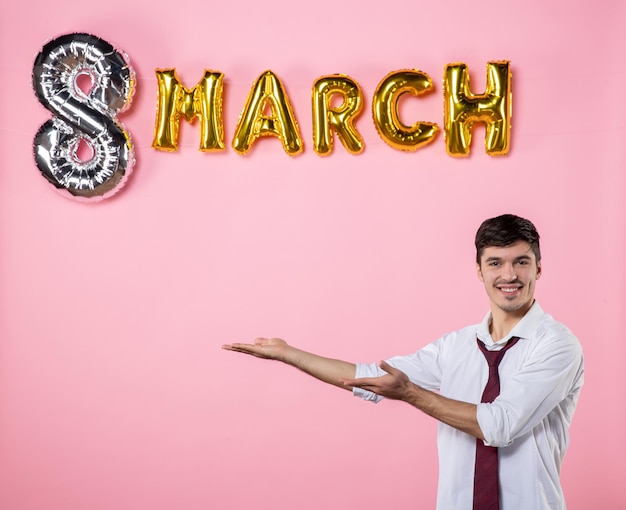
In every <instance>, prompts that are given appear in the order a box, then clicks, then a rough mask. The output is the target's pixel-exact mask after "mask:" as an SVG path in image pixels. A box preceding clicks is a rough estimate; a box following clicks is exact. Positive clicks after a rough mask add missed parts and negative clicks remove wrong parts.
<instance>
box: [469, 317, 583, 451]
mask: <svg viewBox="0 0 626 510" xmlns="http://www.w3.org/2000/svg"><path fill="white" fill-rule="evenodd" d="M582 383H583V357H582V348H581V346H580V343H579V342H578V340H577V339H576V337H574V336H573V335H572V334H571V333H570V332H569V330H567V329H566V328H565V327H562V328H560V329H559V330H557V331H555V332H553V333H550V334H547V335H545V337H544V338H540V339H539V341H538V342H537V343H536V347H535V348H534V349H533V351H532V352H530V353H529V356H528V358H527V359H526V360H525V361H524V363H523V365H522V367H521V369H520V370H519V371H518V372H517V373H515V374H513V375H512V376H511V377H510V378H507V379H506V381H505V382H503V386H502V389H501V392H500V395H499V396H498V397H497V398H496V399H495V400H494V401H493V402H492V403H483V404H478V408H477V413H476V417H477V419H478V424H479V426H480V429H481V430H482V432H483V435H484V436H485V444H486V445H487V446H496V447H502V446H508V445H510V444H511V443H512V442H513V440H514V439H515V438H517V437H520V436H522V435H524V434H526V433H527V432H529V431H530V430H532V429H533V428H534V427H536V426H537V425H538V424H539V423H540V422H541V421H542V420H543V419H544V418H545V417H546V416H547V415H548V414H549V413H550V412H551V411H552V410H554V409H555V408H556V407H561V412H562V413H563V414H564V416H565V417H566V419H567V420H571V416H572V415H573V412H574V408H575V406H576V401H577V399H578V394H579V390H580V387H581V386H582Z"/></svg>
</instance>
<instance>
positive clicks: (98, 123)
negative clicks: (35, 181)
mask: <svg viewBox="0 0 626 510" xmlns="http://www.w3.org/2000/svg"><path fill="white" fill-rule="evenodd" d="M81 80H82V81H83V82H85V83H86V84H89V85H90V87H81V86H80V84H81ZM33 88H34V89H35V94H36V95H37V98H38V99H39V101H40V102H41V104H43V105H44V106H45V107H46V108H47V109H48V110H50V111H51V112H52V113H53V114H54V117H53V118H52V119H50V120H49V121H47V122H46V123H45V124H43V125H42V126H41V128H40V129H39V131H38V132H37V134H36V135H35V140H34V146H33V149H34V155H35V162H36V163H37V167H38V168H39V171H40V172H41V173H42V175H43V176H44V177H45V178H46V179H47V180H48V181H49V182H50V183H52V184H53V185H54V186H55V187H56V188H57V189H58V190H59V191H61V192H62V193H63V194H69V196H71V197H74V198H78V199H82V200H99V199H103V198H106V197H108V196H111V195H113V194H114V193H115V192H117V191H118V190H119V189H120V188H121V187H122V186H123V185H124V184H125V182H126V180H127V179H128V176H129V175H130V173H131V171H132V167H133V165H134V162H135V159H134V153H133V145H132V142H131V139H130V134H129V133H128V132H127V131H126V130H125V129H124V126H123V125H122V124H121V123H120V122H118V120H117V118H116V116H117V114H118V113H120V112H123V111H124V110H126V109H127V108H128V107H129V106H130V102H131V99H132V95H133V92H134V88H135V72H134V70H133V68H132V67H131V66H130V63H129V61H128V57H127V56H126V55H124V54H122V53H120V52H118V51H116V50H115V49H114V48H113V46H111V44H109V43H108V42H106V41H104V40H102V39H100V38H99V37H96V36H93V35H89V34H82V33H76V34H67V35H62V36H60V37H57V38H56V39H53V40H51V41H49V42H48V43H46V44H45V45H44V46H43V48H42V50H41V51H40V52H39V54H38V55H37V57H36V59H35V63H34V66H33ZM83 88H87V89H88V90H83ZM81 144H83V145H86V147H87V157H83V156H82V153H81V152H80V151H79V147H80V146H81ZM83 152H84V151H83Z"/></svg>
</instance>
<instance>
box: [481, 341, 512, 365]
mask: <svg viewBox="0 0 626 510" xmlns="http://www.w3.org/2000/svg"><path fill="white" fill-rule="evenodd" d="M518 340H519V338H518V337H516V336H514V337H512V338H511V339H510V340H509V341H508V342H507V343H506V344H505V345H504V347H503V348H502V349H500V350H499V351H490V350H488V349H487V347H485V344H484V343H482V342H481V341H480V340H478V339H476V341H477V342H478V347H479V348H480V350H481V352H482V353H483V355H484V356H485V359H486V360H487V364H488V365H489V366H490V367H497V366H498V365H499V364H500V362H501V361H502V358H504V354H505V353H506V351H508V350H509V349H510V348H511V347H513V346H514V345H515V344H516V343H517V341H518Z"/></svg>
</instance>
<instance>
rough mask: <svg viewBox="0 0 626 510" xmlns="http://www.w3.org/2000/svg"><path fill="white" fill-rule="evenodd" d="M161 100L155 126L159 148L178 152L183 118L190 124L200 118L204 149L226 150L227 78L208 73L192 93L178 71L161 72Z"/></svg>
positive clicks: (159, 74)
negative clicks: (224, 100)
mask: <svg viewBox="0 0 626 510" xmlns="http://www.w3.org/2000/svg"><path fill="white" fill-rule="evenodd" d="M156 76H157V84H158V90H159V92H158V99H157V117H156V123H155V126H154V140H153V142H152V147H154V148H155V149H162V150H169V151H175V150H177V149H178V131H179V127H180V116H181V115H182V116H184V117H185V119H186V120H187V121H188V122H191V121H193V120H195V119H196V118H199V119H200V150H201V151H219V150H223V149H224V148H225V147H224V124H223V121H222V97H223V79H224V75H223V74H222V73H220V72H214V71H206V70H205V72H204V76H203V77H202V79H201V80H200V82H199V83H198V84H197V85H196V86H195V87H194V88H192V89H191V90H190V89H188V88H186V87H184V86H183V85H182V84H181V83H180V80H179V79H178V76H176V70H175V69H164V70H157V71H156Z"/></svg>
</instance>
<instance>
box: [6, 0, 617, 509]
mask: <svg viewBox="0 0 626 510" xmlns="http://www.w3.org/2000/svg"><path fill="white" fill-rule="evenodd" d="M157 5H158V4H157V3H152V4H151V3H150V2H147V1H137V2H129V1H126V0H125V1H121V0H110V1H108V2H96V3H88V2H87V3H85V2H77V1H67V0H58V1H57V2H54V3H53V5H51V4H50V3H49V2H44V1H43V0H25V1H22V2H19V3H17V4H15V6H13V7H7V6H4V7H3V9H2V10H3V13H2V17H1V18H0V73H1V76H2V79H1V81H0V92H1V93H0V112H2V122H1V124H0V282H1V283H0V507H2V508H3V509H4V508H6V509H10V510H41V509H44V508H45V509H46V510H84V509H90V510H119V509H133V510H144V509H145V510H148V509H150V510H170V509H174V508H185V509H186V510H199V509H207V508H219V509H257V510H261V509H273V510H275V509H278V510H288V509H294V508H297V509H299V510H307V509H320V508H328V509H338V508H363V509H366V510H370V509H374V508H379V507H381V506H384V507H394V508H396V509H399V510H400V509H415V508H433V507H434V500H435V492H436V464H437V460H436V449H435V429H436V424H435V422H434V421H433V420H431V419H429V418H427V417H426V416H424V415H422V414H421V413H419V412H417V411H415V410H413V409H410V408H409V407H408V406H406V405H402V404H400V403H394V402H384V403H382V404H380V405H378V406H374V405H371V404H367V403H363V402H360V401H358V400H357V399H354V398H352V397H351V396H350V395H349V394H348V393H343V392H341V391H340V390H337V389H335V388H330V387H325V386H324V385H322V384H320V383H318V382H316V381H313V380H309V379H308V378H306V377H305V376H303V375H301V374H299V373H297V372H296V371H295V370H293V369H291V368H289V367H284V366H281V365H278V364H275V363H271V362H261V361H258V360H254V359H252V358H247V357H242V356H237V355H235V354H233V353H227V352H224V351H222V350H220V345H221V344H222V343H224V342H232V341H249V340H252V339H253V338H254V337H256V336H261V335H263V336H281V337H283V338H286V339H288V340H289V341H291V342H292V343H294V344H297V345H298V346H300V347H302V348H305V349H310V350H314V351H316V352H319V353H321V354H325V355H329V356H334V357H341V358H347V359H349V360H353V361H357V360H358V361H373V360H378V359H380V358H382V357H385V356H390V355H393V354H399V353H406V352H411V351H413V350H415V349H417V348H418V347H420V346H422V345H424V344H425V343H427V342H429V341H431V340H433V339H435V338H436V337H438V336H439V335H440V334H442V333H444V332H446V331H449V330H452V329H456V328H457V327H461V326H463V325H466V324H468V323H473V322H477V321H479V320H480V319H481V318H482V316H483V314H484V313H485V311H486V309H487V300H486V298H485V296H484V291H483V289H482V286H481V284H480V283H479V282H478V280H477V279H476V276H475V273H474V262H473V260H474V251H473V246H472V241H473V235H474V232H475V230H476V228H477V226H478V224H479V223H480V222H481V221H482V220H483V219H484V218H486V217H488V216H493V215H497V214H501V213H504V212H513V213H517V214H520V215H522V216H527V217H529V218H530V219H532V220H533V221H534V222H535V224H536V225H537V227H538V229H539V231H540V232H541V234H542V237H543V256H544V260H543V265H544V275H543V278H542V279H541V281H540V282H539V284H538V290H537V296H538V298H539V300H540V302H541V304H542V306H543V307H544V308H545V309H546V310H548V311H550V312H551V313H552V314H553V315H554V316H555V317H556V318H557V319H559V320H561V321H563V322H565V323H566V324H568V325H569V326H570V328H571V329H572V330H573V331H574V332H575V333H576V334H577V335H578V336H579V337H580V339H581V341H582V343H583V346H584V349H585V355H586V366H587V373H586V377H587V384H586V386H585V388H584V391H583V394H582V398H581V401H580V405H579V408H578V412H577V415H576V417H575V420H574V424H573V426H572V429H571V433H572V444H571V448H570V450H569V452H568V454H567V456H566V460H565V464H564V469H563V477H562V478H563V483H564V487H565V491H566V495H567V499H568V506H569V508H570V509H571V510H588V509H590V508H602V509H604V510H613V509H619V508H624V505H625V504H626V503H625V501H626V491H625V490H624V484H623V479H624V473H625V472H626V460H625V459H626V445H625V440H624V433H623V431H624V428H625V426H626V399H624V389H625V388H626V381H625V376H624V368H623V367H624V361H625V360H626V342H624V340H623V338H622V337H623V332H624V327H625V326H626V324H625V322H626V321H625V319H624V309H625V306H626V285H625V281H624V269H623V268H624V266H623V264H624V262H623V261H624V259H625V256H626V242H625V234H624V232H625V226H626V205H625V204H626V202H625V200H624V194H625V190H626V177H625V176H626V170H625V168H626V166H625V164H626V149H625V147H626V145H625V144H624V136H625V134H626V133H625V122H624V115H625V114H626V107H625V106H624V102H623V100H622V99H621V98H622V97H623V95H624V78H625V73H626V62H625V60H624V48H625V47H626V36H625V35H624V34H625V32H624V30H623V25H624V20H625V19H626V17H625V16H626V4H624V3H623V2H620V1H617V0H616V1H606V2H602V3H600V4H599V3H597V2H591V1H588V0H586V1H579V0H569V1H561V0H559V1H550V2H545V1H544V0H530V1H527V2H502V1H492V0H488V1H485V2H482V3H481V4H472V3H468V2H460V1H458V0H455V1H451V2H439V3H437V2H429V3H424V2H411V3H409V2H403V3H399V2H398V3H394V2H373V1H363V0H359V1H353V0H349V1H347V0H346V1H343V2H328V1H324V0H318V1H317V2H314V3H309V4H306V6H305V4H301V3H297V2H288V1H286V0H267V1H265V2H254V1H251V0H243V1H242V2H220V3H216V2H214V3H211V2H201V1H198V0H188V1H187V2H169V3H166V4H160V5H158V6H157ZM18 12H19V13H20V14H18ZM23 13H25V14H23ZM72 31H84V32H88V33H92V34H95V35H98V36H100V37H102V38H104V39H106V40H108V41H109V42H111V43H112V44H113V45H114V46H116V47H117V48H119V49H122V50H124V51H125V52H126V53H128V54H129V56H130V59H131V62H132V65H133V67H134V69H135V71H136V72H137V77H138V87H137V93H136V96H135V98H134V101H133V104H132V107H131V109H130V110H129V111H128V112H127V113H126V114H123V115H122V116H121V117H120V120H121V121H122V122H124V124H125V126H126V128H127V129H128V130H129V131H130V132H131V134H132V136H133V140H134V142H135V144H136V154H137V165H136V167H135V171H134V173H133V175H132V178H131V180H130V182H129V184H128V186H127V187H126V188H125V189H124V190H122V191H121V192H120V193H119V194H118V195H116V196H115V197H113V198H111V199H108V200H105V201H103V202H101V203H98V204H84V203H80V202H78V201H74V200H70V199H66V198H64V197H61V196H60V195H59V194H57V193H56V192H55V191H54V190H53V188H52V187H51V186H50V185H48V184H47V183H46V182H45V181H44V179H43V178H42V177H41V176H40V175H39V172H38V170H37V168H36V166H35V164H34V162H33V157H32V143H33V137H34V134H35V133H36V131H37V130H38V129H39V126H40V125H41V124H42V123H43V122H45V120H47V119H48V118H49V117H50V114H49V113H48V112H47V111H46V110H45V109H44V108H43V107H42V106H41V105H40V104H39V103H38V102H37V100H36V98H35V95H34V93H33V91H32V88H31V84H30V79H31V72H32V63H33V59H34V57H35V55H36V53H37V52H38V51H39V49H40V48H41V46H43V44H44V43H45V41H46V40H48V39H50V38H53V37H55V36H57V35H60V34H63V33H67V32H72ZM502 59H506V60H510V61H511V63H512V70H513V102H514V106H513V110H514V114H513V131H512V148H511V151H510V153H509V154H508V156H504V157H498V158H493V157H489V156H487V155H486V154H485V152H484V150H483V140H484V130H483V128H478V129H476V130H475V132H474V144H473V148H472V154H471V156H470V157H469V158H466V159H455V158H452V157H450V156H448V155H447V154H446V151H445V146H444V139H443V136H441V135H440V136H439V137H438V138H437V140H436V141H435V142H434V143H433V144H431V145H429V146H427V147H425V148H423V149H421V150H420V151H418V152H417V153H401V152H399V151H395V150H393V149H391V148H390V147H389V146H387V145H386V144H385V143H384V142H383V141H382V140H381V139H380V138H379V136H378V134H377V133H376V130H375V128H374V125H373V123H372V120H371V113H370V111H371V99H372V95H373V92H374V90H375V87H376V85H377V84H378V82H379V81H380V80H381V79H382V78H383V77H384V76H385V75H386V74H387V73H389V72H390V71H394V70H398V69H404V68H418V69H421V70H422V71H424V72H426V73H428V74H429V75H430V76H431V77H432V79H433V81H434V82H435V87H436V88H435V91H434V92H433V93H431V94H429V95H428V96H425V97H424V98H422V99H419V100H414V99H409V100H407V101H405V102H404V105H403V115H406V118H407V119H408V120H410V121H411V122H412V121H415V120H425V121H431V122H437V123H438V124H439V125H440V127H443V92H442V86H441V76H442V72H443V68H444V66H445V65H446V64H448V63H451V62H464V63H466V64H467V65H468V67H469V69H470V72H471V74H472V80H473V81H472V89H473V90H474V91H475V92H477V93H480V92H482V90H484V84H485V67H486V63H487V61H490V60H502ZM167 67H175V68H176V69H177V70H178V74H179V76H180V77H181V79H182V80H183V81H184V83H185V84H186V85H187V86H189V87H191V86H193V85H195V83H196V82H197V81H198V80H199V79H200V77H201V76H202V73H203V71H204V69H213V70H219V71H221V72H223V73H224V75H225V99H224V117H225V131H226V141H227V144H228V147H229V148H228V149H227V150H226V151H224V152H223V153H220V154H205V153H201V152H199V151H198V150H197V146H198V143H199V130H198V124H197V123H196V124H194V125H189V124H187V125H183V127H182V135H181V139H180V150H179V151H178V152H176V153H164V152H158V151H155V150H153V149H152V148H151V147H150V145H151V142H152V134H153V127H154V116H155V115H154V114H155V109H156V79H155V74H154V71H155V69H157V68H167ZM266 69H271V70H272V71H274V72H275V73H276V74H277V75H278V76H279V77H280V78H281V80H282V82H283V84H284V85H285V87H286V89H287V92H288V94H289V97H290V98H291V100H292V104H293V107H294V110H295V115H296V117H297V119H298V122H299V124H300V128H301V131H302V136H303V139H304V142H305V150H304V152H303V153H302V154H301V155H300V156H297V157H293V158H292V157H289V156H288V155H287V154H285V152H284V151H283V149H282V147H281V145H280V143H279V141H278V140H277V139H275V138H265V139H262V140H260V141H258V142H257V143H256V144H255V145H254V146H253V149H252V150H251V151H250V153H248V155H247V156H240V155H238V154H236V153H235V152H234V151H233V150H232V149H231V148H230V142H231V141H232V136H233V133H234V128H235V125H236V122H237V118H238V116H239V114H240V113H241V109H242V107H243V105H244V103H245V100H246V98H247V95H248V92H249V90H250V87H251V85H252V83H253V81H254V80H255V79H256V78H257V77H258V76H259V75H260V74H261V73H262V72H263V71H265V70H266ZM332 73H343V74H347V75H350V76H351V77H352V78H354V79H355V80H356V81H358V82H359V84H360V85H361V87H362V89H363V93H364V96H365V100H366V105H365V108H366V110H365V113H364V114H363V116H362V117H361V119H360V120H359V121H358V123H357V126H358V128H359V131H360V132H361V134H362V135H363V138H364V140H365V144H366V149H365V152H364V153H363V154H361V155H359V156H354V155H350V154H348V153H347V152H346V151H345V150H344V149H343V147H342V146H341V144H339V143H336V144H335V152H334V153H333V154H332V155H331V156H329V157H326V158H321V157H319V156H318V155H317V154H316V153H315V152H314V151H313V149H312V142H311V136H312V134H311V131H312V128H311V106H310V103H311V86H312V84H313V82H314V80H315V79H317V78H318V77H320V76H323V75H328V74H332Z"/></svg>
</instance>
